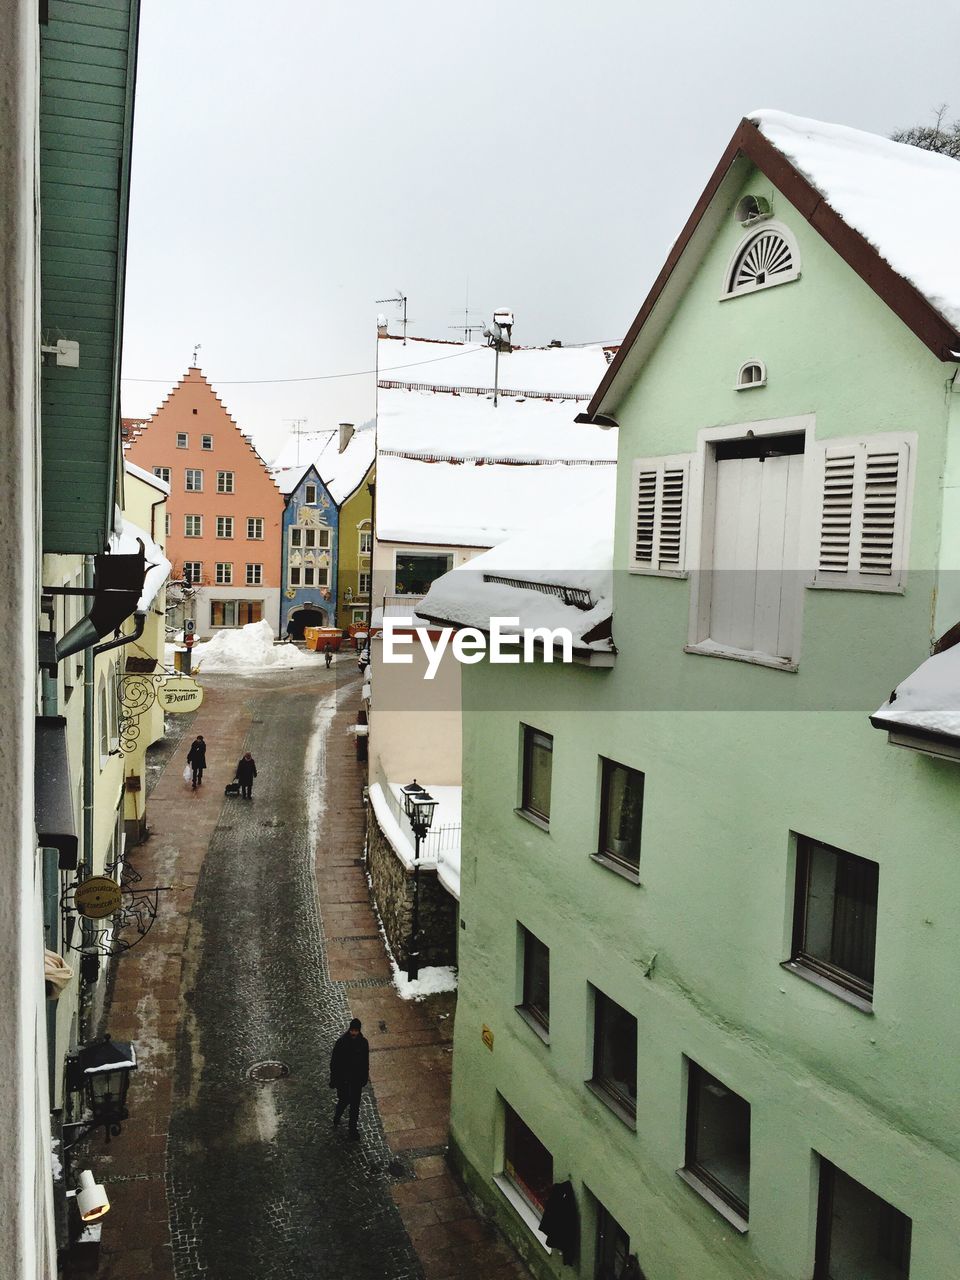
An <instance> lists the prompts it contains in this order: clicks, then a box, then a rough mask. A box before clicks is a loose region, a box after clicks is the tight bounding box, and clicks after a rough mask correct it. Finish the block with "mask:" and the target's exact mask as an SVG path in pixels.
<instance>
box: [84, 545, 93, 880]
mask: <svg viewBox="0 0 960 1280" xmlns="http://www.w3.org/2000/svg"><path fill="white" fill-rule="evenodd" d="M83 585H84V588H85V590H87V591H89V592H91V593H92V592H93V556H84V557H83ZM94 661H95V659H94V651H93V649H92V647H88V648H86V649H84V651H83V855H82V862H83V866H84V867H85V868H86V870H87V872H90V871H91V870H92V869H93V780H94V775H93V768H94V740H93V735H94V711H95V703H94V689H93V668H94Z"/></svg>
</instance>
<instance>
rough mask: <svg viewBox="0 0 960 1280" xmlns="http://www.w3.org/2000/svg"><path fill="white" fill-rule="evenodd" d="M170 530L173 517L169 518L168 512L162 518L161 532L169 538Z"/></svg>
mask: <svg viewBox="0 0 960 1280" xmlns="http://www.w3.org/2000/svg"><path fill="white" fill-rule="evenodd" d="M172 528H173V516H171V514H170V512H169V511H168V512H167V514H166V515H165V516H164V517H163V531H164V533H165V534H166V536H167V537H168V538H169V537H170V532H171V530H172Z"/></svg>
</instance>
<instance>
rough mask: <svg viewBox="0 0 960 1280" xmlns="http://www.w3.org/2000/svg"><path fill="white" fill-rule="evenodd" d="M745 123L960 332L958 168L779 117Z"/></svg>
mask: <svg viewBox="0 0 960 1280" xmlns="http://www.w3.org/2000/svg"><path fill="white" fill-rule="evenodd" d="M749 119H751V120H753V121H754V123H755V124H756V125H757V126H758V128H759V130H760V132H761V133H762V134H763V136H764V137H765V138H766V139H767V140H768V142H771V143H772V144H773V146H775V147H776V148H777V150H778V151H780V152H782V153H783V155H785V156H786V157H787V159H788V160H790V161H791V162H792V163H793V164H794V165H795V166H796V167H797V169H799V170H800V172H801V173H802V174H803V175H804V177H805V178H806V179H807V180H808V181H809V182H810V183H812V185H813V186H814V187H815V188H816V189H817V190H818V191H819V192H820V194H821V195H822V196H823V198H824V199H825V200H826V201H827V203H828V204H829V205H830V207H831V208H832V209H834V210H835V212H837V213H839V215H840V216H841V218H843V220H844V221H845V222H848V223H849V224H850V226H852V227H854V228H856V230H857V231H859V232H860V234H861V235H862V236H864V237H865V238H866V239H867V240H869V242H870V243H871V244H872V245H873V247H874V248H875V249H876V250H877V252H878V253H879V254H880V256H881V257H882V258H884V259H885V260H886V261H887V262H888V263H889V264H890V266H891V267H893V269H894V271H896V272H897V273H898V274H899V275H901V276H903V277H904V278H905V279H907V280H909V281H910V282H911V283H912V284H914V285H916V287H917V288H918V289H919V290H920V292H921V293H922V294H923V295H924V296H925V297H926V299H927V301H928V302H929V303H930V304H931V306H933V307H934V308H935V309H936V310H937V311H939V312H940V314H941V315H942V316H943V317H944V318H945V319H946V320H948V321H949V322H950V324H952V325H954V326H958V327H960V254H958V253H957V246H956V240H957V233H956V227H957V223H958V221H960V163H958V162H957V161H956V160H954V159H952V158H951V157H950V156H942V155H938V154H937V153H936V152H932V151H921V150H920V149H919V147H911V146H907V145H906V144H905V143H902V142H891V141H889V139H887V138H881V137H878V136H877V135H876V134H873V133H863V132H862V131H861V130H859V129H848V128H845V127H844V126H842V125H835V124H824V123H822V122H821V121H819V120H807V119H804V118H803V117H801V116H791V115H787V114H785V113H784V112H782V111H754V112H752V113H751V114H750V116H749Z"/></svg>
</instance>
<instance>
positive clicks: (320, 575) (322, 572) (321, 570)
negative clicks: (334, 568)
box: [317, 564, 330, 587]
mask: <svg viewBox="0 0 960 1280" xmlns="http://www.w3.org/2000/svg"><path fill="white" fill-rule="evenodd" d="M329 579H330V570H329V569H328V568H327V567H326V565H322V564H321V565H319V566H318V567H317V586H318V587H326V586H329Z"/></svg>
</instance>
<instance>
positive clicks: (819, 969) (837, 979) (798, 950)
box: [783, 834, 880, 1012]
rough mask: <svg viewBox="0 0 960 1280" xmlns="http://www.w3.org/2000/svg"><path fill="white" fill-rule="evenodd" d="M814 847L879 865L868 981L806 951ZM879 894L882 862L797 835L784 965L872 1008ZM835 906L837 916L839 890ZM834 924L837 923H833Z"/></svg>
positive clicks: (850, 999)
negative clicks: (788, 955) (787, 952)
mask: <svg viewBox="0 0 960 1280" xmlns="http://www.w3.org/2000/svg"><path fill="white" fill-rule="evenodd" d="M815 848H820V849H825V850H827V851H829V852H830V853H832V854H835V855H837V856H839V857H841V858H851V859H854V858H855V859H856V860H857V861H859V862H864V863H867V864H868V865H870V866H874V867H876V869H877V871H876V881H877V899H876V902H874V904H873V912H874V927H873V957H874V959H873V973H874V976H873V979H872V980H871V981H870V982H867V981H866V979H864V978H861V977H859V975H857V974H854V973H851V972H849V971H848V970H846V969H843V968H842V967H840V966H839V965H837V964H835V963H833V962H832V961H830V960H824V959H822V958H821V957H820V956H816V955H814V954H813V953H812V952H810V951H807V949H806V946H805V943H806V935H807V925H808V920H809V884H810V870H811V866H812V856H813V853H814V850H815ZM879 898H880V864H879V863H877V862H874V861H873V859H871V858H864V857H863V856H862V855H860V854H856V853H850V852H849V850H847V849H840V848H838V847H837V846H836V845H832V844H827V843H826V842H825V841H823V840H817V839H815V838H814V837H813V836H804V835H799V834H798V835H797V836H796V868H795V874H794V898H793V930H792V936H791V940H790V957H789V959H788V960H786V961H784V966H783V967H784V968H787V969H789V970H790V971H791V972H792V973H796V974H797V975H798V976H800V977H802V978H806V979H807V980H808V981H812V982H814V983H815V984H816V985H818V986H824V987H825V989H826V990H829V991H832V992H833V993H834V994H836V995H839V996H841V997H843V998H845V999H847V1000H848V1002H849V1003H852V1004H855V1005H856V1006H857V1007H858V1008H862V1009H863V1010H864V1011H866V1012H870V1011H872V1009H873V999H874V991H875V988H876V950H877V929H878V925H879V909H878V908H879ZM832 910H833V913H834V917H835V915H836V894H834V897H833V905H832ZM834 927H835V924H834Z"/></svg>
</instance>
